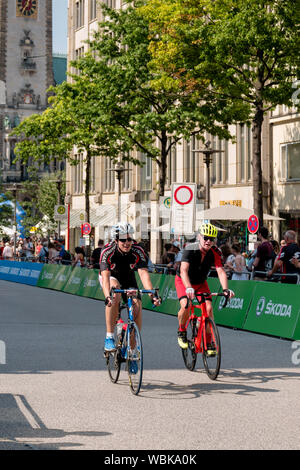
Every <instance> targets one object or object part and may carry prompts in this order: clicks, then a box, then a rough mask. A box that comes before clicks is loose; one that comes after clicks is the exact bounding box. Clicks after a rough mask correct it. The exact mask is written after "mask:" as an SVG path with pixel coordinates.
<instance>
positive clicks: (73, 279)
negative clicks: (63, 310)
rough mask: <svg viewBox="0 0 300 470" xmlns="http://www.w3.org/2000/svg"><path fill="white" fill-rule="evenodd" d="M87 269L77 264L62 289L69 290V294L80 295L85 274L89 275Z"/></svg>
mask: <svg viewBox="0 0 300 470" xmlns="http://www.w3.org/2000/svg"><path fill="white" fill-rule="evenodd" d="M87 271H88V270H87V269H84V268H80V267H77V266H75V268H73V270H72V272H71V275H70V277H69V279H68V281H67V282H66V284H65V286H64V288H63V289H62V290H63V292H67V293H68V294H75V295H79V291H80V288H81V285H82V284H83V282H84V279H85V276H86V275H87Z"/></svg>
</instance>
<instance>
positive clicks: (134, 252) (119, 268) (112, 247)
mask: <svg viewBox="0 0 300 470" xmlns="http://www.w3.org/2000/svg"><path fill="white" fill-rule="evenodd" d="M141 268H146V269H147V268H148V262H147V256H146V254H145V252H144V250H143V249H142V248H141V247H140V246H139V245H137V244H132V247H131V250H130V251H129V252H128V253H124V252H121V251H120V250H119V249H118V245H117V243H116V242H114V241H113V242H111V243H109V244H108V245H106V246H105V247H104V248H103V250H102V251H101V255H100V274H101V271H106V270H109V271H110V273H111V276H113V277H115V278H116V279H117V280H118V281H119V283H120V286H121V288H123V289H128V288H129V287H138V285H137V282H136V278H135V275H134V271H135V270H136V269H141Z"/></svg>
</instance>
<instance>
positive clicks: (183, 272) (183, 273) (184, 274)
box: [180, 261, 192, 288]
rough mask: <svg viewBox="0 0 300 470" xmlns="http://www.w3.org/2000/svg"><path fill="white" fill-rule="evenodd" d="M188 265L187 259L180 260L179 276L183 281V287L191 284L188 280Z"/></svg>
mask: <svg viewBox="0 0 300 470" xmlns="http://www.w3.org/2000/svg"><path fill="white" fill-rule="evenodd" d="M189 267H190V263H188V262H187V261H181V265H180V277H181V279H182V282H183V284H184V287H185V288H188V287H192V284H191V281H190V278H189V274H188V272H189Z"/></svg>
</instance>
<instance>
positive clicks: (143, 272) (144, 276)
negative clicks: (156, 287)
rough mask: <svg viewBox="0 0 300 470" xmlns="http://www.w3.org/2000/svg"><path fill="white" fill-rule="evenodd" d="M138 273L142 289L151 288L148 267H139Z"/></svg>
mask: <svg viewBox="0 0 300 470" xmlns="http://www.w3.org/2000/svg"><path fill="white" fill-rule="evenodd" d="M138 275H139V276H140V279H141V281H142V284H143V286H144V289H147V290H151V289H153V287H152V282H151V279H150V275H149V272H148V269H146V268H139V269H138Z"/></svg>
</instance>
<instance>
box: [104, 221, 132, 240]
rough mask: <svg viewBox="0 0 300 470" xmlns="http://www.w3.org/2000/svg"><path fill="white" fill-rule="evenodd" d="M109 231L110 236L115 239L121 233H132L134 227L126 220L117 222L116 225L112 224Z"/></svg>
mask: <svg viewBox="0 0 300 470" xmlns="http://www.w3.org/2000/svg"><path fill="white" fill-rule="evenodd" d="M110 233H111V238H112V239H114V240H117V239H118V238H119V237H120V236H122V235H127V234H128V233H134V228H133V226H132V225H130V224H129V223H128V222H118V223H117V224H116V225H113V226H112V228H111V232H110Z"/></svg>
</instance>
